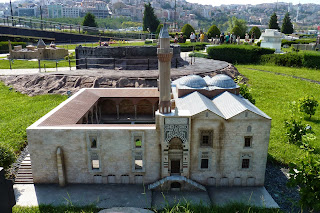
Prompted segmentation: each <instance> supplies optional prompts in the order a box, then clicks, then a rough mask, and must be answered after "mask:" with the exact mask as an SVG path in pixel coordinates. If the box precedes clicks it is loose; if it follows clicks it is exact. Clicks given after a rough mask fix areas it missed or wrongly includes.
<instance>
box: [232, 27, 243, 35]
mask: <svg viewBox="0 0 320 213" xmlns="http://www.w3.org/2000/svg"><path fill="white" fill-rule="evenodd" d="M231 32H232V34H233V35H236V36H240V35H241V34H242V31H241V29H240V27H239V26H238V25H236V26H234V27H233V28H232V31H231Z"/></svg>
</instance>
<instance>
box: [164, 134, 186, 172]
mask: <svg viewBox="0 0 320 213" xmlns="http://www.w3.org/2000/svg"><path fill="white" fill-rule="evenodd" d="M168 157H169V171H170V175H180V174H181V170H182V159H183V158H182V157H183V144H182V140H181V139H180V138H177V137H175V138H172V139H171V140H170V142H169V153H168Z"/></svg>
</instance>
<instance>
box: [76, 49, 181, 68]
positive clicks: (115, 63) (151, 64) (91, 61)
mask: <svg viewBox="0 0 320 213" xmlns="http://www.w3.org/2000/svg"><path fill="white" fill-rule="evenodd" d="M171 48H173V57H172V60H171V67H180V66H184V65H186V64H187V62H185V61H184V60H183V59H182V58H181V56H180V46H179V45H172V46H171ZM75 53H76V59H77V62H76V65H77V69H86V68H106V69H113V68H115V67H116V68H119V69H126V70H141V69H158V57H157V47H156V46H126V47H104V46H102V47H94V48H92V47H82V46H81V45H80V46H78V47H77V48H76V50H75Z"/></svg>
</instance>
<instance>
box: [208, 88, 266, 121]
mask: <svg viewBox="0 0 320 213" xmlns="http://www.w3.org/2000/svg"><path fill="white" fill-rule="evenodd" d="M212 102H213V104H214V105H216V106H217V108H218V109H219V110H220V112H221V113H222V114H223V115H224V117H225V119H229V118H232V117H233V116H235V115H238V114H240V113H241V112H244V111H246V110H249V111H251V112H253V113H255V114H257V115H260V116H262V117H264V118H267V119H271V118H270V117H269V116H268V115H267V114H266V113H264V112H262V111H261V110H260V109H259V108H258V107H256V106H255V105H253V104H252V103H251V102H250V101H248V100H247V99H245V98H243V97H242V96H240V95H235V94H232V93H230V92H224V93H222V94H220V95H218V96H217V97H215V98H214V99H213V100H212Z"/></svg>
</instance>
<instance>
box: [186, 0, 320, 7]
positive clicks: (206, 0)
mask: <svg viewBox="0 0 320 213" xmlns="http://www.w3.org/2000/svg"><path fill="white" fill-rule="evenodd" d="M187 1H188V2H191V3H199V4H207V5H213V6H219V5H221V4H224V5H228V4H263V3H274V2H277V0H246V1H239V0H223V1H218V0H187ZM279 2H287V3H289V2H290V3H293V4H299V3H301V4H306V3H315V4H319V3H320V2H319V0H279Z"/></svg>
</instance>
